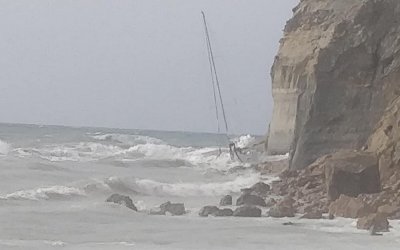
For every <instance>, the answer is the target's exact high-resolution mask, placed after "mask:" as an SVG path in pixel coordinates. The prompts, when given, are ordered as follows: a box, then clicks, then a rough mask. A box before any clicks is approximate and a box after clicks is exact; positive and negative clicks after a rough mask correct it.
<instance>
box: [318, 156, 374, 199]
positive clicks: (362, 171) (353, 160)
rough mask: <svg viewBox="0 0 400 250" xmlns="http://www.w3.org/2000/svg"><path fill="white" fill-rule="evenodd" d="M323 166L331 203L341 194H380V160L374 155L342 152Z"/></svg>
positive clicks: (353, 195) (326, 161) (327, 160)
mask: <svg viewBox="0 0 400 250" xmlns="http://www.w3.org/2000/svg"><path fill="white" fill-rule="evenodd" d="M323 165H324V167H325V180H326V188H327V193H328V199H329V200H331V201H334V200H336V199H337V198H339V196H340V195H341V194H344V195H346V196H351V197H357V196H358V195H359V194H371V193H378V192H380V189H381V184H380V177H379V168H378V160H377V157H376V156H375V154H374V153H367V152H356V151H340V152H337V153H335V154H332V155H331V157H328V158H326V160H325V162H323Z"/></svg>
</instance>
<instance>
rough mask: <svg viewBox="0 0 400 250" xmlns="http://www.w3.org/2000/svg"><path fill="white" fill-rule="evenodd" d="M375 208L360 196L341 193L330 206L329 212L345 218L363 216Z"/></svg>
mask: <svg viewBox="0 0 400 250" xmlns="http://www.w3.org/2000/svg"><path fill="white" fill-rule="evenodd" d="M372 212H373V209H372V208H371V206H369V205H368V204H367V203H366V202H364V201H363V200H361V199H360V198H353V197H349V196H346V195H343V194H342V195H341V196H340V197H339V199H337V200H336V201H334V202H332V203H331V205H330V206H329V214H333V215H335V216H339V217H345V218H361V217H364V216H367V215H368V214H370V213H372Z"/></svg>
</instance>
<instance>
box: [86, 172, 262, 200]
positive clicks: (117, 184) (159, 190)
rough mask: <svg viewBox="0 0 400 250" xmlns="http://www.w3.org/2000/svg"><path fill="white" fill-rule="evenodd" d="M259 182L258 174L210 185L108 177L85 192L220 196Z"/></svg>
mask: <svg viewBox="0 0 400 250" xmlns="http://www.w3.org/2000/svg"><path fill="white" fill-rule="evenodd" d="M259 180H260V175H259V174H255V173H253V174H248V175H244V176H237V177H236V178H235V179H233V180H230V181H225V182H211V183H165V182H159V181H155V180H151V179H136V178H120V177H109V178H107V179H105V180H104V181H101V182H97V183H92V184H89V185H87V186H86V187H85V188H84V189H85V191H86V192H88V193H89V192H124V193H132V192H134V193H139V194H142V195H148V196H178V197H188V196H220V195H225V194H228V193H238V192H240V190H241V189H242V188H246V187H249V186H251V185H253V184H255V183H257V182H258V181H259Z"/></svg>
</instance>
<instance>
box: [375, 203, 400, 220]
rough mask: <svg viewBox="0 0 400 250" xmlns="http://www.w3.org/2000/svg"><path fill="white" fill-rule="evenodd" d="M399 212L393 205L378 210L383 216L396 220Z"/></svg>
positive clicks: (399, 208)
mask: <svg viewBox="0 0 400 250" xmlns="http://www.w3.org/2000/svg"><path fill="white" fill-rule="evenodd" d="M399 212H400V207H398V206H395V205H389V204H385V205H383V206H380V207H379V208H378V213H380V214H384V215H386V216H387V217H389V218H390V219H398V218H397V217H398V214H399Z"/></svg>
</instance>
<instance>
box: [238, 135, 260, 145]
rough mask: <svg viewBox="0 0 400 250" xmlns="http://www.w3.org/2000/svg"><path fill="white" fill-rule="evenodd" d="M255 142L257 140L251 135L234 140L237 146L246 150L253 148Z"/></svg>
mask: <svg viewBox="0 0 400 250" xmlns="http://www.w3.org/2000/svg"><path fill="white" fill-rule="evenodd" d="M255 140H256V138H254V137H253V136H251V135H242V136H239V137H237V138H235V139H233V142H235V144H236V146H237V147H239V148H246V147H249V146H251V145H252V144H253V143H254V142H255Z"/></svg>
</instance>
